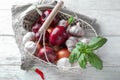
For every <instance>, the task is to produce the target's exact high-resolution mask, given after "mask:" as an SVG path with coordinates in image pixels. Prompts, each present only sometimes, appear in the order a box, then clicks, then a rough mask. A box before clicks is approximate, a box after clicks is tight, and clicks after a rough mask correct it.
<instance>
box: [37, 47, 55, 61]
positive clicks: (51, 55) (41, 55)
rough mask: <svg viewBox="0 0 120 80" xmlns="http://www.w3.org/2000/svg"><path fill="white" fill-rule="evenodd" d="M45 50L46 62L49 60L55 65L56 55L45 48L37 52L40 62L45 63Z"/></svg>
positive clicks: (50, 49)
mask: <svg viewBox="0 0 120 80" xmlns="http://www.w3.org/2000/svg"><path fill="white" fill-rule="evenodd" d="M45 50H46V54H47V57H48V60H49V61H50V62H51V63H55V60H56V53H55V51H54V50H53V49H52V48H50V47H45V49H44V48H41V49H40V50H39V53H38V55H37V56H38V57H39V58H40V59H42V60H44V61H46V62H47V59H46V57H45Z"/></svg>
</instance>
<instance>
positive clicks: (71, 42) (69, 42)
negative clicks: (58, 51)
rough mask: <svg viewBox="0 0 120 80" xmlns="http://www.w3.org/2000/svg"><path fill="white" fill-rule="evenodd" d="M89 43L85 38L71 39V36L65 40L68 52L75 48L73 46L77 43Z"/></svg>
mask: <svg viewBox="0 0 120 80" xmlns="http://www.w3.org/2000/svg"><path fill="white" fill-rule="evenodd" d="M89 41H90V39H88V38H85V37H73V36H71V37H69V38H68V39H67V41H66V42H65V44H66V46H67V48H68V50H69V51H70V52H71V51H72V50H73V49H74V48H75V45H76V44H77V43H78V42H83V43H89Z"/></svg>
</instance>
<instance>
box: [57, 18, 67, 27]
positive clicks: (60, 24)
mask: <svg viewBox="0 0 120 80" xmlns="http://www.w3.org/2000/svg"><path fill="white" fill-rule="evenodd" d="M66 25H67V21H65V20H64V19H62V20H60V21H59V23H58V26H64V27H66Z"/></svg>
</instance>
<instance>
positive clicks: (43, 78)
mask: <svg viewBox="0 0 120 80" xmlns="http://www.w3.org/2000/svg"><path fill="white" fill-rule="evenodd" d="M35 72H36V73H38V74H39V75H40V76H41V78H42V80H45V77H44V73H43V72H42V71H41V70H39V69H38V68H36V69H35Z"/></svg>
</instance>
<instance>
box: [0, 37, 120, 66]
mask: <svg viewBox="0 0 120 80" xmlns="http://www.w3.org/2000/svg"><path fill="white" fill-rule="evenodd" d="M107 38H108V42H107V43H106V44H105V45H104V46H103V47H102V48H100V49H99V50H98V52H97V54H98V55H99V56H100V57H101V59H102V60H103V62H104V66H120V63H119V61H120V54H119V48H120V45H119V44H118V43H119V41H120V37H107ZM0 44H1V45H0V48H1V49H0V53H1V54H0V58H1V59H0V64H14V65H17V64H20V53H19V50H18V48H17V45H16V44H15V40H14V38H13V37H0ZM6 48H7V49H6ZM2 53H4V54H2ZM9 61H10V62H9Z"/></svg>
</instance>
